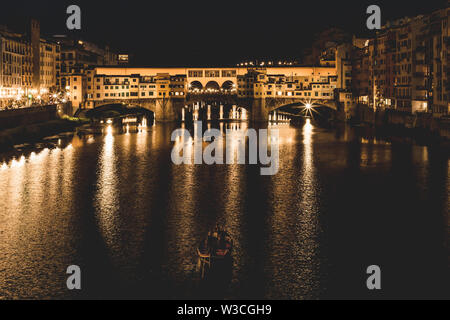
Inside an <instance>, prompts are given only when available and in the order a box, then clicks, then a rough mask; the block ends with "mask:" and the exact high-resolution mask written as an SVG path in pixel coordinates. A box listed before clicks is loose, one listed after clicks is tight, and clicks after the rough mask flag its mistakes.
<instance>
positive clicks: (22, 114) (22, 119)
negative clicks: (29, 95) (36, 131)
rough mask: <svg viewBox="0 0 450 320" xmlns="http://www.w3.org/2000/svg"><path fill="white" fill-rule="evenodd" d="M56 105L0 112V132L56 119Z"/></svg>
mask: <svg viewBox="0 0 450 320" xmlns="http://www.w3.org/2000/svg"><path fill="white" fill-rule="evenodd" d="M58 118H59V117H58V110H57V106H56V105H50V106H42V107H31V108H24V109H12V110H4V111H0V131H1V130H5V129H13V128H16V127H20V126H26V125H30V124H37V123H42V122H47V121H51V120H56V119H58Z"/></svg>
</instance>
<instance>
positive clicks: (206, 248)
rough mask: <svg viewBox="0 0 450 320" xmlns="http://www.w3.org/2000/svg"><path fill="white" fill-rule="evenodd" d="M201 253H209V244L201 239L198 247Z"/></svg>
mask: <svg viewBox="0 0 450 320" xmlns="http://www.w3.org/2000/svg"><path fill="white" fill-rule="evenodd" d="M198 249H199V251H200V253H201V254H205V255H206V254H208V253H209V245H208V240H205V241H203V242H202V243H201V244H200V247H199V248H198Z"/></svg>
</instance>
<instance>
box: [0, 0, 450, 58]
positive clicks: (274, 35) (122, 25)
mask: <svg viewBox="0 0 450 320" xmlns="http://www.w3.org/2000/svg"><path fill="white" fill-rule="evenodd" d="M445 3H447V0H426V1H408V0H389V1H376V0H352V1H349V0H347V1H327V0H316V1H314V0H308V1H304V0H297V1H284V0H274V1H264V0H262V1H261V0H260V1H253V0H252V1H248V0H240V1H235V0H225V1H217V0H209V1H193V0H190V1H173V0H172V1H171V0H158V1H157V0H139V1H137V0H122V1H101V0H90V1H78V0H72V1H66V0H52V1H51V0H33V1H32V0H29V1H24V0H7V1H3V3H2V6H1V7H2V10H1V11H0V24H6V25H9V26H11V27H12V28H14V29H20V28H23V26H24V21H26V19H27V18H28V17H30V16H34V17H36V18H38V19H40V21H41V29H42V32H43V33H45V34H67V33H69V31H68V30H67V29H66V19H67V15H66V8H67V6H68V5H70V4H77V5H79V6H80V7H81V9H82V30H81V32H78V33H77V34H78V35H80V36H82V37H83V38H85V39H87V40H91V41H97V42H102V43H107V44H110V45H111V46H112V47H114V48H117V49H119V50H123V51H127V52H129V53H132V54H134V55H135V62H136V63H138V64H141V65H155V66H156V65H186V66H188V65H209V64H214V65H223V64H235V63H238V62H240V61H243V60H245V59H250V58H260V59H263V58H270V59H280V58H289V57H292V58H297V57H299V56H300V54H301V52H302V50H303V49H304V48H306V47H309V46H310V44H311V42H312V40H313V38H314V34H315V33H316V32H317V31H321V30H323V29H326V28H328V27H331V26H336V27H340V28H342V29H344V30H345V31H348V32H351V33H355V34H358V35H365V34H367V29H366V27H365V26H366V19H367V15H366V13H365V12H366V8H367V7H368V6H369V5H370V4H378V5H379V6H380V7H381V9H382V19H383V22H384V21H386V20H390V19H393V18H400V17H403V16H414V15H417V14H420V13H425V12H430V11H432V10H434V9H436V8H440V7H443V5H444V4H445Z"/></svg>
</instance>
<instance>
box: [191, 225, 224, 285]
mask: <svg viewBox="0 0 450 320" xmlns="http://www.w3.org/2000/svg"><path fill="white" fill-rule="evenodd" d="M232 251H233V239H232V238H231V236H230V235H229V233H228V232H227V231H225V230H220V229H218V228H216V231H214V232H209V233H208V237H207V238H206V239H205V240H204V241H203V242H202V243H201V244H200V245H199V246H198V248H197V255H198V260H199V267H200V270H201V275H202V278H204V277H205V269H206V267H208V268H211V267H212V266H213V265H214V264H216V263H220V261H224V260H226V261H229V259H231V253H232Z"/></svg>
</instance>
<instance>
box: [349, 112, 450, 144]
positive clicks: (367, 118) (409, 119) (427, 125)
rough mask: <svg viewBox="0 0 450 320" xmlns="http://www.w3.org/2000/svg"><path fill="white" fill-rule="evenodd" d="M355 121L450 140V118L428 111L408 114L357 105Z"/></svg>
mask: <svg viewBox="0 0 450 320" xmlns="http://www.w3.org/2000/svg"><path fill="white" fill-rule="evenodd" d="M355 118H356V120H357V121H359V122H362V123H365V124H370V125H373V126H376V127H395V128H399V129H407V130H415V131H420V132H422V133H426V134H432V135H436V136H439V137H441V138H444V139H447V140H450V119H445V118H435V117H433V115H432V114H429V113H418V114H410V113H407V112H402V111H398V110H390V109H385V110H377V111H374V110H373V109H371V108H369V107H368V106H366V105H357V107H356V111H355Z"/></svg>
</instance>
